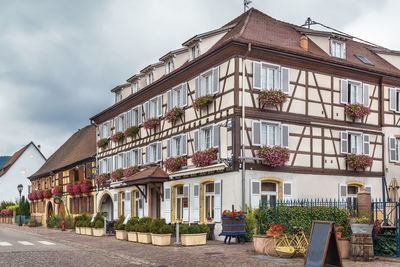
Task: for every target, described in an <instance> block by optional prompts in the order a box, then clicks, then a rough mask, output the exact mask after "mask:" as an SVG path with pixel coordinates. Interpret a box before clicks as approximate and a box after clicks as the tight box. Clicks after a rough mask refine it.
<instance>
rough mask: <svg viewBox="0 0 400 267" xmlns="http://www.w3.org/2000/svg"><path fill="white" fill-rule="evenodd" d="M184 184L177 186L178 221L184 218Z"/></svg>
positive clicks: (176, 217) (176, 216)
mask: <svg viewBox="0 0 400 267" xmlns="http://www.w3.org/2000/svg"><path fill="white" fill-rule="evenodd" d="M183 199H184V195H183V185H180V186H176V187H175V202H176V204H175V206H176V207H175V208H176V214H175V219H176V220H177V221H179V220H182V219H183Z"/></svg>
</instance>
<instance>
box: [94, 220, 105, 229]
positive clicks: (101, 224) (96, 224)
mask: <svg viewBox="0 0 400 267" xmlns="http://www.w3.org/2000/svg"><path fill="white" fill-rule="evenodd" d="M94 228H104V221H96V222H95V224H94Z"/></svg>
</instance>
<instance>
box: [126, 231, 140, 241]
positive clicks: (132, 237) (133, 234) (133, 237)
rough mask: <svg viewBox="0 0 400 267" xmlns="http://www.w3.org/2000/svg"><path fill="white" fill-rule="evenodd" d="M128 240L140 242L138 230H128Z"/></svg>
mask: <svg viewBox="0 0 400 267" xmlns="http://www.w3.org/2000/svg"><path fill="white" fill-rule="evenodd" d="M128 241H130V242H138V240H137V232H128Z"/></svg>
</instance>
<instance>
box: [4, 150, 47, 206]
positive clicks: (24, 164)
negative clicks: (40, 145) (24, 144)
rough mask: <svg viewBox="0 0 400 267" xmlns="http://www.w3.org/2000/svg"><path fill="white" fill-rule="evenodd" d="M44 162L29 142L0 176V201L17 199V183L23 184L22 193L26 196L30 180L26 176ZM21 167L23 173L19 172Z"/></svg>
mask: <svg viewBox="0 0 400 267" xmlns="http://www.w3.org/2000/svg"><path fill="white" fill-rule="evenodd" d="M44 163H45V159H44V158H43V156H42V155H41V154H40V152H39V151H38V150H37V149H36V147H35V146H34V145H33V144H31V145H30V146H29V147H28V148H27V149H26V150H25V152H24V153H23V154H22V155H21V156H20V157H19V158H18V160H17V161H16V162H15V163H14V164H13V165H12V166H11V168H10V169H9V170H8V171H7V172H6V173H5V174H4V175H3V176H1V177H0V201H3V200H11V201H15V200H16V199H19V193H18V190H17V186H18V185H19V184H22V185H23V186H24V190H23V191H22V195H24V196H25V197H26V198H27V197H28V185H31V182H30V181H29V179H28V178H27V177H29V176H31V175H32V174H34V173H35V172H36V171H37V170H38V169H39V168H40V167H41V166H42V165H43V164H44ZM23 169H25V174H24V175H23V173H22V172H21V171H22V170H23Z"/></svg>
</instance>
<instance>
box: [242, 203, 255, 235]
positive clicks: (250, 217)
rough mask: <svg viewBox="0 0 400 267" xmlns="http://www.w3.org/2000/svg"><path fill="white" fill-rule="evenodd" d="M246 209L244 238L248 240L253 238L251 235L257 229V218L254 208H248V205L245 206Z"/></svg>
mask: <svg viewBox="0 0 400 267" xmlns="http://www.w3.org/2000/svg"><path fill="white" fill-rule="evenodd" d="M246 210H247V214H246V220H245V222H246V226H245V229H246V236H245V237H244V239H245V240H246V242H250V241H252V240H253V235H254V233H255V232H256V231H257V220H256V216H255V214H254V210H252V209H250V208H249V207H247V209H246Z"/></svg>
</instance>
